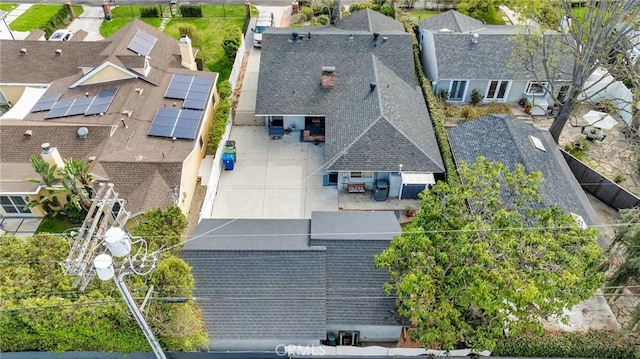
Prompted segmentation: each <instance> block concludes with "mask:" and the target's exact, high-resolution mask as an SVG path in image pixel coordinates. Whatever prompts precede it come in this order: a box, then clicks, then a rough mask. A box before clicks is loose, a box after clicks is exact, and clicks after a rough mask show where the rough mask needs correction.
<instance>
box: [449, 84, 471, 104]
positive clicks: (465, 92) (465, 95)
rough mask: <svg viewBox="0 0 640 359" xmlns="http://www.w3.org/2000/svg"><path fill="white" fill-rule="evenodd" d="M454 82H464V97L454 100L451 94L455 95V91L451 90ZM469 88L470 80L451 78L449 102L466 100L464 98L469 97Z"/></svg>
mask: <svg viewBox="0 0 640 359" xmlns="http://www.w3.org/2000/svg"><path fill="white" fill-rule="evenodd" d="M454 82H464V91H463V92H462V97H461V98H460V99H459V100H458V99H455V100H452V99H451V96H452V95H453V92H452V91H451V90H452V89H453V83H454ZM468 89H469V80H451V81H450V82H449V102H464V99H465V98H466V97H467V90H468Z"/></svg>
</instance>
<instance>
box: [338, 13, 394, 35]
mask: <svg viewBox="0 0 640 359" xmlns="http://www.w3.org/2000/svg"><path fill="white" fill-rule="evenodd" d="M336 27H337V28H339V29H343V30H358V31H370V32H388V31H402V32H404V26H402V23H400V22H399V21H396V20H395V19H393V18H390V17H388V16H386V15H384V14H381V13H379V12H377V11H374V10H371V9H363V10H360V11H357V12H354V13H351V14H350V15H349V16H346V17H344V18H342V19H340V20H339V21H338V22H337V23H336Z"/></svg>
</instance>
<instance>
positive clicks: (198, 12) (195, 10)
mask: <svg viewBox="0 0 640 359" xmlns="http://www.w3.org/2000/svg"><path fill="white" fill-rule="evenodd" d="M178 9H180V15H182V17H202V7H200V5H180V6H179V7H178Z"/></svg>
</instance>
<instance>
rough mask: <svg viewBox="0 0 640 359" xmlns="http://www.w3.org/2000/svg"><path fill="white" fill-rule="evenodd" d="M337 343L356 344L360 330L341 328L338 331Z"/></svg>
mask: <svg viewBox="0 0 640 359" xmlns="http://www.w3.org/2000/svg"><path fill="white" fill-rule="evenodd" d="M338 338H339V345H347V346H356V345H358V344H359V342H360V332H359V331H355V330H350V331H346V330H341V331H339V332H338Z"/></svg>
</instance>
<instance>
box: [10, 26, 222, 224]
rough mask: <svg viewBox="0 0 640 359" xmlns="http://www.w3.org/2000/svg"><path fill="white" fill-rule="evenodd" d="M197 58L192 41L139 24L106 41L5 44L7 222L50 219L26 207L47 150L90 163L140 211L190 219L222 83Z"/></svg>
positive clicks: (96, 173)
mask: <svg viewBox="0 0 640 359" xmlns="http://www.w3.org/2000/svg"><path fill="white" fill-rule="evenodd" d="M194 56H195V55H194V52H193V49H192V47H191V42H190V40H189V38H187V37H183V38H181V39H180V41H178V40H176V39H174V38H172V37H170V36H168V35H166V34H164V33H162V32H161V31H159V30H157V29H155V28H153V27H151V26H149V25H147V24H145V23H144V22H142V21H139V20H134V21H132V22H131V23H130V24H128V25H126V26H125V27H123V28H122V29H120V30H119V31H118V32H117V33H115V34H114V35H112V36H111V37H110V38H109V39H107V40H103V41H95V42H76V41H66V42H50V41H27V40H11V41H8V40H7V41H0V63H1V64H2V66H1V67H0V94H1V96H0V99H4V101H5V102H6V103H8V104H9V105H11V108H10V109H9V111H8V112H6V113H5V114H4V115H2V116H1V117H0V166H1V168H2V169H3V171H2V172H1V173H0V200H1V203H2V208H0V215H2V216H40V215H42V213H41V212H38V211H37V209H36V210H35V211H34V212H32V211H29V210H21V209H20V204H21V203H22V202H26V201H28V200H29V199H30V198H34V196H36V195H37V193H38V191H39V190H38V189H37V187H34V186H36V185H37V184H34V183H31V182H28V181H26V178H27V177H28V178H37V176H34V175H33V172H32V171H29V170H28V168H27V167H28V166H29V157H30V156H31V155H37V154H39V153H40V152H41V147H40V146H41V144H43V143H49V144H50V145H51V146H52V147H54V148H55V149H56V151H57V152H58V153H59V157H61V158H69V157H71V158H73V159H75V160H82V161H85V162H88V163H90V164H91V168H90V172H91V173H92V174H94V177H95V178H96V179H97V180H99V181H109V182H113V183H114V185H115V190H116V191H117V192H118V193H119V195H120V198H121V199H124V200H126V207H127V210H128V211H130V212H132V213H137V212H141V211H146V210H149V209H154V208H164V207H166V206H168V205H172V204H176V205H178V206H179V207H181V208H182V210H183V211H184V212H185V213H187V212H188V210H189V207H190V204H191V200H192V197H193V192H194V189H195V187H196V186H197V185H198V184H197V182H198V178H197V175H198V168H199V167H200V162H201V160H202V158H203V157H204V154H205V151H206V145H207V140H208V135H207V133H208V127H209V125H210V119H211V118H212V113H213V106H214V103H215V101H214V98H215V84H216V81H217V76H218V75H217V74H216V73H207V72H198V71H195V70H196V65H195V61H194ZM58 162H60V161H59V160H58ZM58 165H60V163H58ZM23 167H24V169H23V170H21V171H9V170H7V169H9V168H23ZM29 172H31V174H29V175H28V173H29ZM9 184H11V185H10V186H9Z"/></svg>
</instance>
